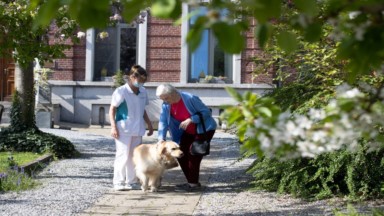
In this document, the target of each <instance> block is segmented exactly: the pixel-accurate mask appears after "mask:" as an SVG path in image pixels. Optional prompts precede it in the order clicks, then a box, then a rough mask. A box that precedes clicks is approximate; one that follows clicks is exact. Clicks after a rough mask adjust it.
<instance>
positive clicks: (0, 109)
mask: <svg viewBox="0 0 384 216" xmlns="http://www.w3.org/2000/svg"><path fill="white" fill-rule="evenodd" d="M3 112H4V106H3V105H2V104H0V124H1V118H2V116H3Z"/></svg>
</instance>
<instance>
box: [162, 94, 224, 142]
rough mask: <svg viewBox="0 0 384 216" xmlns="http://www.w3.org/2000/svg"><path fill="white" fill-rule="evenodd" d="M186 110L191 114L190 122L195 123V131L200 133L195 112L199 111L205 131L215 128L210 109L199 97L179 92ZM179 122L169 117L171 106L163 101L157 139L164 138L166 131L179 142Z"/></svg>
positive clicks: (201, 131) (173, 139)
mask: <svg viewBox="0 0 384 216" xmlns="http://www.w3.org/2000/svg"><path fill="white" fill-rule="evenodd" d="M179 93H180V96H181V99H182V100H183V102H184V104H185V106H186V108H187V110H188V112H189V113H190V114H191V119H192V122H193V123H195V124H196V125H197V133H198V134H202V133H204V132H203V131H204V130H203V126H202V124H199V123H200V117H199V116H198V115H197V114H196V113H197V112H200V113H201V114H202V116H203V119H204V123H205V128H206V130H207V131H210V130H216V126H217V125H216V121H215V120H214V119H213V118H212V113H211V110H210V109H209V108H208V107H207V106H206V105H205V104H204V103H203V102H202V101H201V100H200V98H199V97H197V96H195V95H193V94H190V93H187V92H179ZM179 125H180V122H179V121H177V120H176V119H174V118H173V117H171V106H170V104H169V103H163V105H162V107H161V114H160V119H159V126H158V139H159V140H166V138H167V132H168V130H169V133H170V135H171V138H172V141H174V142H176V143H180V138H181V135H182V134H183V133H184V130H183V129H180V128H179Z"/></svg>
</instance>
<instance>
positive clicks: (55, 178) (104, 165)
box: [0, 129, 384, 216]
mask: <svg viewBox="0 0 384 216" xmlns="http://www.w3.org/2000/svg"><path fill="white" fill-rule="evenodd" d="M44 131H46V132H50V133H54V134H56V135H60V136H64V137H66V138H68V139H69V140H71V141H72V142H73V143H74V144H75V145H76V148H77V149H78V150H79V151H80V152H81V153H82V156H81V157H80V158H76V159H66V160H60V161H54V162H51V163H50V164H49V165H48V166H47V167H46V168H45V169H44V170H43V171H42V172H41V173H39V174H38V175H37V177H36V178H37V179H38V180H39V181H40V182H41V183H42V184H41V185H40V186H38V187H37V188H35V189H33V190H29V191H23V192H19V193H16V192H11V193H4V194H0V215H28V216H30V215H31V216H34V215H36V216H37V215H38V216H45V215H76V214H77V213H80V212H81V211H82V210H85V209H87V208H88V207H89V206H90V205H92V203H94V202H95V201H96V200H97V198H99V197H100V196H102V195H103V194H104V193H106V192H108V191H110V190H111V186H112V175H113V160H114V151H115V146H114V142H113V139H112V138H109V137H105V136H102V135H94V134H85V133H81V132H76V131H71V130H57V129H45V130H44ZM153 137H156V135H153ZM212 145H213V146H212V151H211V155H210V156H207V157H206V158H204V160H203V162H202V163H204V166H205V167H207V168H206V169H204V174H206V175H210V177H209V182H208V185H207V186H206V189H205V191H204V192H203V193H202V196H201V199H200V201H199V203H198V205H197V206H196V208H195V211H194V213H193V215H268V216H269V215H332V214H333V210H335V209H336V208H338V209H341V208H342V205H343V204H344V203H343V202H341V201H340V200H337V199H335V200H325V201H317V202H304V201H301V200H299V199H294V198H292V197H290V196H287V195H277V194H276V193H269V192H254V191H250V190H248V184H247V182H249V180H250V179H251V178H250V176H249V175H247V174H245V170H246V169H247V167H249V165H250V164H251V163H252V161H253V159H251V158H248V159H244V160H241V161H238V158H239V144H238V142H237V140H236V137H235V136H233V135H230V134H226V133H220V132H218V133H216V134H215V137H214V139H213V141H212ZM371 204H375V205H381V206H382V207H383V206H384V205H383V203H377V201H376V203H365V206H368V205H371ZM361 209H362V211H364V209H365V208H363V207H362V208H361Z"/></svg>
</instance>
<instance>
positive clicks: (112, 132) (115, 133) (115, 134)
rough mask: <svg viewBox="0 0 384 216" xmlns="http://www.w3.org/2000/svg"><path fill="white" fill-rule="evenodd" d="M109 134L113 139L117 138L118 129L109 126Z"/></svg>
mask: <svg viewBox="0 0 384 216" xmlns="http://www.w3.org/2000/svg"><path fill="white" fill-rule="evenodd" d="M111 136H112V137H113V138H115V139H117V138H119V131H118V130H117V128H116V127H112V128H111Z"/></svg>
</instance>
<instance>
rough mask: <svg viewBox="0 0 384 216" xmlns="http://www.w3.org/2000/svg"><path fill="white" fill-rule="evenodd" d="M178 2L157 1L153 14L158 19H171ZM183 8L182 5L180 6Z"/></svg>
mask: <svg viewBox="0 0 384 216" xmlns="http://www.w3.org/2000/svg"><path fill="white" fill-rule="evenodd" d="M176 1H177V0H157V1H155V2H154V3H153V4H152V7H151V13H152V15H153V16H155V17H158V18H169V17H171V14H172V13H173V11H174V10H175V9H176V5H177V2H176ZM180 6H181V5H180Z"/></svg>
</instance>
